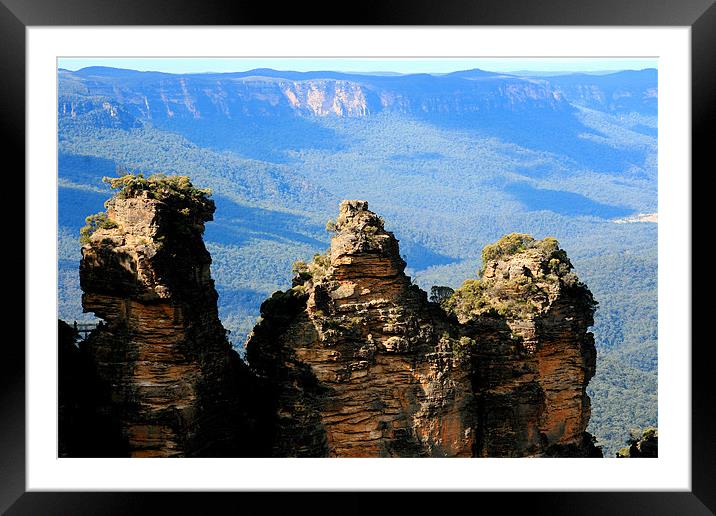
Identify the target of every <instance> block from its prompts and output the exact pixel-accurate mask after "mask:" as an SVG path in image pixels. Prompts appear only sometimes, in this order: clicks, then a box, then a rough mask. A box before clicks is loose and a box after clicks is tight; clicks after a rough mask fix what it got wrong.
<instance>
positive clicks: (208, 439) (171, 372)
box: [80, 176, 252, 457]
mask: <svg viewBox="0 0 716 516" xmlns="http://www.w3.org/2000/svg"><path fill="white" fill-rule="evenodd" d="M113 186H114V187H117V188H120V191H119V193H118V194H117V195H115V196H114V197H113V198H112V199H110V200H109V201H108V202H107V203H106V206H107V212H106V214H100V215H98V216H95V217H90V218H88V223H89V224H88V227H87V228H85V230H84V237H83V238H84V240H85V243H84V245H83V247H82V260H81V263H80V282H81V286H82V290H83V292H84V293H83V296H82V305H83V308H84V310H85V311H86V312H94V314H95V315H96V316H97V317H99V318H101V319H102V320H103V323H102V324H100V327H99V328H98V329H97V330H95V331H94V332H93V333H92V334H91V335H90V336H89V338H88V340H87V342H86V344H85V346H86V348H87V351H88V353H89V355H90V356H91V357H92V362H93V365H94V367H95V369H96V373H97V375H98V376H99V378H100V379H101V380H102V381H103V382H105V383H106V384H108V385H110V386H111V393H110V399H111V402H110V403H109V406H108V407H107V410H108V411H111V412H113V413H114V414H115V415H116V416H117V418H118V419H119V421H120V422H121V432H122V435H123V438H124V439H125V440H126V443H127V453H128V455H130V456H133V457H158V456H161V457H168V456H214V455H223V456H227V455H228V456H231V455H242V454H243V453H242V450H241V447H242V446H244V447H245V446H246V445H245V443H242V439H243V438H245V437H247V432H249V431H250V426H251V424H252V418H251V417H250V415H249V414H248V412H247V408H246V403H245V396H246V392H245V391H244V392H242V390H243V389H244V388H246V385H247V383H248V372H247V371H246V367H245V365H244V364H243V363H242V362H241V360H240V359H239V357H238V355H237V354H236V353H235V352H234V351H232V349H231V347H230V344H229V343H228V341H227V339H226V336H225V334H226V332H225V330H224V328H223V327H222V325H221V322H220V321H219V318H218V312H217V304H216V302H217V297H218V296H217V293H216V290H215V289H214V283H213V280H212V279H211V276H210V271H209V265H210V263H211V258H210V256H209V253H208V252H207V250H206V248H205V246H204V243H203V240H202V233H203V230H204V223H205V222H206V221H208V220H211V218H212V214H213V211H214V203H213V202H212V201H211V200H209V199H208V198H207V196H206V192H203V191H201V190H197V189H195V188H193V186H192V185H191V183H189V181H188V179H187V178H182V177H179V178H176V177H174V178H163V177H158V178H153V179H151V180H147V179H144V178H141V177H134V176H125V177H124V178H120V179H117V180H115V181H114V183H113Z"/></svg>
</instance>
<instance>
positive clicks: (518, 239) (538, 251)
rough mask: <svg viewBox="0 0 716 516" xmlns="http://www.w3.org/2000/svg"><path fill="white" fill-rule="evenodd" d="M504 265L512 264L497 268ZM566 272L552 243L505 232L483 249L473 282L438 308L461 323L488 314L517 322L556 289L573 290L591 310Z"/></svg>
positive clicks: (562, 257)
mask: <svg viewBox="0 0 716 516" xmlns="http://www.w3.org/2000/svg"><path fill="white" fill-rule="evenodd" d="M517 255H524V256H517ZM513 258H514V259H515V260H512V259H513ZM507 260H512V261H515V265H514V266H509V267H507V268H504V266H503V265H502V264H500V263H499V262H500V261H503V262H504V261H507ZM488 269H489V270H488ZM572 269H573V266H572V263H571V262H570V261H569V258H568V257H567V253H566V252H565V251H564V250H563V249H560V247H559V242H557V240H556V239H554V238H550V237H547V238H544V239H542V240H535V239H534V238H533V237H532V236H530V235H526V234H521V233H510V234H508V235H505V236H504V237H502V238H501V239H499V240H498V241H497V242H495V243H494V244H490V245H487V246H485V248H484V249H483V250H482V267H481V268H480V270H479V271H478V278H477V279H468V280H466V281H465V282H464V283H463V284H462V286H461V287H460V288H458V289H456V290H455V291H454V292H453V294H452V295H451V296H450V297H448V298H446V299H445V300H444V301H443V302H442V303H441V305H442V306H443V307H444V308H445V309H446V310H447V311H448V312H450V313H453V314H455V315H456V316H457V317H458V318H459V319H462V320H467V319H470V318H472V317H475V316H479V315H489V314H492V315H500V316H505V317H508V318H521V317H526V316H529V315H534V314H536V313H539V312H540V311H542V310H543V309H544V308H545V306H547V303H548V301H549V300H550V298H552V297H554V295H555V293H556V292H557V291H558V290H559V289H561V288H566V289H574V288H577V289H580V290H581V291H582V292H583V294H584V296H583V301H584V303H585V304H586V305H587V307H588V308H589V309H591V310H593V309H594V308H596V306H597V302H596V301H595V300H594V297H593V296H592V294H591V292H590V291H589V290H588V289H586V288H585V287H584V284H583V283H581V282H580V281H579V279H578V278H577V275H576V274H575V273H574V272H572ZM580 299H581V298H580Z"/></svg>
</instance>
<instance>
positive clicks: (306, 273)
mask: <svg viewBox="0 0 716 516" xmlns="http://www.w3.org/2000/svg"><path fill="white" fill-rule="evenodd" d="M111 183H112V186H113V187H114V188H117V189H118V190H119V192H118V193H117V194H116V195H115V196H114V197H113V198H112V199H110V200H109V201H108V202H107V204H106V207H107V211H106V213H101V214H97V215H95V216H91V217H88V220H87V222H88V225H87V226H86V227H85V228H84V229H83V231H82V234H83V237H82V240H83V242H84V244H83V247H82V260H81V264H80V280H81V286H82V290H83V292H84V293H83V298H82V303H83V307H84V309H85V311H88V312H93V313H94V314H95V315H96V316H97V317H99V318H100V319H102V322H101V323H100V325H99V326H98V328H97V329H96V330H95V331H94V332H92V334H91V335H90V336H89V337H88V338H87V339H86V340H85V341H83V342H81V343H80V345H79V346H78V345H76V342H75V340H76V339H74V337H73V335H72V330H71V328H69V327H67V326H66V325H65V326H63V325H62V324H61V326H60V330H61V337H62V339H61V342H60V345H61V347H60V373H61V374H60V414H59V415H60V453H61V455H63V456H133V457H171V456H275V457H492V456H498V457H522V456H555V457H564V456H577V457H588V456H601V453H600V451H599V450H598V449H597V448H595V446H594V440H593V438H592V437H591V436H590V435H589V434H588V433H586V427H587V423H588V421H589V416H590V408H589V397H588V396H587V394H586V386H587V384H588V382H589V380H590V378H591V377H592V376H593V374H594V368H595V352H594V341H593V337H592V334H591V333H589V332H588V331H587V330H588V328H589V326H591V325H592V323H593V320H592V316H593V312H594V308H595V305H596V303H595V301H594V300H593V298H592V296H591V293H590V292H589V290H588V289H587V287H586V286H585V285H584V284H582V283H581V282H579V280H578V279H577V277H576V275H575V274H574V273H573V272H572V265H571V263H570V262H569V259H568V258H567V255H566V253H565V252H564V251H563V250H561V249H560V248H559V245H558V244H557V242H556V241H555V240H554V239H545V240H540V241H537V240H534V239H533V238H532V237H529V236H528V235H516V234H513V235H508V236H507V237H504V238H503V239H501V240H500V241H499V242H497V243H496V244H494V245H492V246H488V247H486V248H485V250H484V251H483V264H484V265H483V269H482V270H481V271H480V273H479V276H480V277H479V279H472V280H468V281H466V282H465V284H464V285H463V286H462V287H460V288H458V289H457V290H455V291H454V292H452V290H451V289H436V292H438V291H440V292H443V293H444V295H441V296H436V297H435V301H434V302H429V301H428V298H427V294H426V293H425V292H423V291H422V290H421V289H420V288H418V287H417V286H416V285H414V284H413V283H412V282H411V280H410V278H409V277H408V276H406V275H405V266H406V264H405V262H404V261H403V259H402V258H401V256H400V251H399V247H398V241H397V239H396V238H395V236H394V235H393V234H392V233H391V232H389V231H387V230H386V228H385V225H384V222H383V220H382V219H381V218H380V217H379V216H378V215H376V214H375V213H373V212H371V211H370V210H369V209H368V203H367V202H366V201H344V202H343V203H341V206H340V213H339V216H338V218H337V219H336V221H335V222H330V223H329V224H328V226H327V227H328V229H329V230H330V231H332V232H333V238H332V240H331V247H330V249H329V250H328V251H327V252H326V253H325V254H322V255H321V254H319V255H316V256H315V257H314V259H313V260H312V261H311V262H310V263H303V262H297V263H296V264H295V268H294V273H295V277H294V282H293V286H292V288H291V289H289V290H287V291H285V292H276V293H274V295H273V296H272V297H271V298H269V299H267V300H266V301H265V302H264V303H263V304H262V306H261V319H260V320H259V322H258V323H257V325H256V327H255V328H254V330H253V332H252V334H251V335H250V336H249V339H248V342H247V358H248V361H249V365H250V367H249V366H247V365H246V364H245V363H244V362H243V361H242V360H241V359H240V358H239V356H238V355H237V354H236V352H234V351H233V350H232V349H231V347H230V345H229V343H228V341H227V339H226V335H225V333H226V332H225V330H224V328H223V327H222V325H221V322H220V321H219V318H218V313H217V293H216V290H215V289H214V283H213V280H212V279H211V275H210V269H209V266H210V263H211V258H210V256H209V253H208V252H207V250H206V248H205V246H204V243H203V240H202V234H203V231H204V224H205V222H206V221H208V220H211V218H212V215H213V212H214V204H213V202H212V201H211V200H210V199H209V198H208V195H207V192H205V191H202V190H198V189H196V188H194V187H193V186H192V185H191V183H190V182H189V180H188V179H187V178H185V177H164V176H156V177H152V178H148V179H145V178H143V177H142V176H133V175H127V176H124V177H121V178H116V179H114V180H112V181H111ZM451 292H452V293H451ZM88 393H91V394H89V395H88ZM86 428H97V429H100V430H99V431H100V433H99V434H97V435H93V436H89V438H87V434H86Z"/></svg>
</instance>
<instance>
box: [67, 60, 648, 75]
mask: <svg viewBox="0 0 716 516" xmlns="http://www.w3.org/2000/svg"><path fill="white" fill-rule="evenodd" d="M87 66H111V67H114V68H129V69H132V70H140V71H159V72H169V73H203V72H241V71H246V70H251V69H253V68H273V69H276V70H292V71H298V72H301V71H317V70H320V71H325V70H332V71H341V72H399V73H447V72H454V71H457V70H468V69H471V68H481V69H483V70H489V71H494V72H511V71H518V70H531V71H549V72H592V71H610V70H611V71H616V70H641V69H643V68H656V67H657V59H656V58H613V57H612V58H593V57H590V58H517V57H516V58H448V57H446V58H267V57H260V58H223V57H222V58H217V57H206V58H205V57H193V58H192V57H172V58H167V57H141V58H138V57H112V58H108V57H105V58H100V57H63V58H59V59H58V67H59V68H66V69H68V70H79V69H80V68H84V67H87Z"/></svg>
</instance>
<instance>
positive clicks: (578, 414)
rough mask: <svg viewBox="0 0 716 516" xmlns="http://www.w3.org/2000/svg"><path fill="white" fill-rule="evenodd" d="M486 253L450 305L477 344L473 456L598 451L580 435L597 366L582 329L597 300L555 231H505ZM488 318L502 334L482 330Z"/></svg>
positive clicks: (583, 431) (583, 432) (591, 341)
mask: <svg viewBox="0 0 716 516" xmlns="http://www.w3.org/2000/svg"><path fill="white" fill-rule="evenodd" d="M483 260H484V264H483V273H482V277H481V279H480V280H479V281H474V280H473V281H468V282H466V285H464V286H463V287H462V288H461V289H458V291H457V292H456V294H455V295H454V296H453V298H452V299H451V300H449V301H448V303H447V305H448V309H449V310H451V311H452V312H453V313H455V314H456V315H457V317H458V319H459V320H460V321H461V322H462V323H464V325H465V330H464V331H466V333H467V334H468V335H470V336H471V337H473V338H474V339H476V340H477V341H478V342H479V346H478V347H477V349H476V352H475V354H474V374H475V385H474V386H475V392H476V396H477V397H478V405H479V407H480V410H479V413H480V414H479V417H480V419H481V421H483V423H482V426H481V428H482V432H481V433H480V441H479V446H478V454H479V455H481V456H496V455H497V456H514V455H517V456H519V455H524V454H528V455H530V454H535V453H537V454H539V453H545V454H557V455H577V456H582V455H587V456H589V455H591V454H594V453H596V451H595V450H594V447H593V446H592V444H591V439H590V436H588V434H586V428H587V424H588V423H589V416H590V403H589V396H588V395H587V393H586V387H587V384H588V383H589V380H590V379H591V378H592V377H593V376H594V372H595V366H596V350H595V347H594V336H593V335H592V334H591V333H590V332H588V331H587V329H588V328H589V326H591V325H592V324H593V323H594V321H593V314H594V309H595V306H596V302H595V301H594V299H593V297H592V295H591V293H590V292H589V290H588V289H587V288H586V286H585V285H584V284H582V283H580V282H579V281H578V279H577V277H576V275H575V274H574V273H573V272H571V270H572V264H571V263H570V261H569V259H568V258H567V255H566V253H564V251H563V250H561V249H559V246H558V244H557V242H556V241H555V240H553V239H545V240H542V241H535V240H534V239H532V238H531V237H529V236H528V235H515V234H513V235H509V236H507V237H505V238H503V239H502V240H500V241H499V242H498V243H496V244H494V245H493V246H488V247H487V248H486V249H485V251H484V252H483ZM490 319H493V320H495V322H494V323H493V324H495V325H500V324H503V325H504V324H506V325H507V327H508V328H509V337H508V338H507V339H505V338H502V339H495V338H488V339H485V338H484V337H485V333H486V332H485V331H484V329H483V328H484V324H485V321H486V320H490ZM488 333H489V332H488ZM516 443H519V445H518V446H516Z"/></svg>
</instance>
